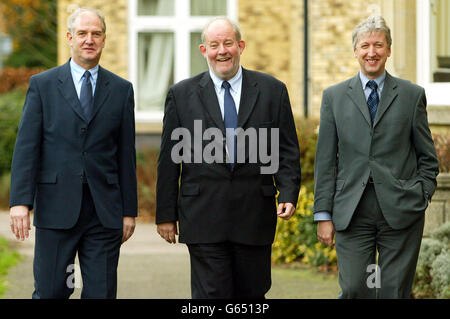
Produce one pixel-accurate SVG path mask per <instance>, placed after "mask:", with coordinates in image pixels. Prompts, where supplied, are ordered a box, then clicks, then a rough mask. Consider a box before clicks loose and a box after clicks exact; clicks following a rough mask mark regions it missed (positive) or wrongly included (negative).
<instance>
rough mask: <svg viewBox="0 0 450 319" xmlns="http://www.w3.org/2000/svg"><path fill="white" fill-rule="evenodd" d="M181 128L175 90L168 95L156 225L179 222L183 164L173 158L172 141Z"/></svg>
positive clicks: (157, 194)
mask: <svg viewBox="0 0 450 319" xmlns="http://www.w3.org/2000/svg"><path fill="white" fill-rule="evenodd" d="M178 127H180V122H179V119H178V115H177V111H176V101H175V97H174V94H173V90H172V89H170V90H169V92H168V93H167V97H166V102H165V107H164V120H163V131H162V136H161V149H160V152H159V157H158V177H157V182H156V218H155V222H156V224H160V223H164V222H173V221H177V220H178V192H179V177H180V166H181V164H177V163H174V161H173V160H172V158H171V152H172V148H173V146H174V145H175V143H176V141H174V140H172V139H171V136H172V132H173V130H174V129H176V128H178Z"/></svg>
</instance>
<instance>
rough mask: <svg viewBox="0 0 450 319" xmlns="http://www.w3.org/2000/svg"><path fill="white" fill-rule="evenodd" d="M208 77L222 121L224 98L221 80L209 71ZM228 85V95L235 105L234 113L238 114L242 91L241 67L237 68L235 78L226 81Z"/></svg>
mask: <svg viewBox="0 0 450 319" xmlns="http://www.w3.org/2000/svg"><path fill="white" fill-rule="evenodd" d="M209 75H210V76H211V79H212V81H213V83H214V88H215V89H216V95H217V100H218V101H219V106H220V112H221V113H222V119H223V116H224V101H223V99H224V96H225V89H224V88H223V87H222V83H223V80H222V79H221V78H219V77H218V76H217V75H215V74H214V72H213V71H212V70H211V69H210V70H209ZM227 82H228V83H230V85H231V88H230V93H231V96H232V97H233V100H234V104H235V105H236V113H237V114H239V103H240V102H241V90H242V67H241V66H239V70H238V72H237V73H236V75H235V76H233V77H232V78H231V79H229V80H228V81H227Z"/></svg>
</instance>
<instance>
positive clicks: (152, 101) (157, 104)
mask: <svg viewBox="0 0 450 319" xmlns="http://www.w3.org/2000/svg"><path fill="white" fill-rule="evenodd" d="M138 52H139V53H138V58H139V61H138V68H139V69H138V95H139V97H138V106H139V109H140V110H149V109H153V110H155V109H159V110H162V109H163V106H164V100H165V97H166V93H167V90H168V89H169V86H170V85H172V84H173V64H174V62H173V61H174V40H173V33H160V32H152V33H139V40H138Z"/></svg>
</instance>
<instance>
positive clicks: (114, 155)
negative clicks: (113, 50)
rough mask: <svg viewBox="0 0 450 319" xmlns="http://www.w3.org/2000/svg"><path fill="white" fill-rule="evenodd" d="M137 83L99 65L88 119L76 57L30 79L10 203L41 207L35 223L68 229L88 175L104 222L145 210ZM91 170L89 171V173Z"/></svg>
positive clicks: (116, 223) (118, 223)
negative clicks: (140, 204)
mask: <svg viewBox="0 0 450 319" xmlns="http://www.w3.org/2000/svg"><path fill="white" fill-rule="evenodd" d="M133 95H134V94H133V87H132V84H131V83H130V82H128V81H126V80H124V79H122V78H120V77H118V76H117V75H114V74H113V73H111V72H109V71H107V70H105V69H103V68H102V67H99V71H98V79H97V84H96V89H95V94H94V105H93V112H92V117H91V118H90V119H85V118H84V116H83V112H82V109H81V104H80V102H79V99H78V96H77V93H76V90H75V86H74V84H73V80H72V76H71V72H70V66H69V62H67V63H66V64H64V65H62V66H59V67H56V68H53V69H50V70H48V71H46V72H43V73H41V74H38V75H35V76H33V77H32V78H31V79H30V86H29V89H28V92H27V96H26V100H25V104H24V108H23V114H22V119H21V122H20V125H19V131H18V135H17V140H16V146H15V149H14V156H13V161H12V169H11V195H10V206H16V205H28V206H29V207H30V208H34V210H35V213H34V225H35V226H36V227H42V228H52V229H68V228H71V227H73V226H74V225H75V223H76V222H77V220H78V216H79V213H80V208H81V201H82V193H83V186H82V184H83V179H84V178H85V179H86V180H87V183H88V184H89V188H90V190H91V193H92V198H93V200H94V204H95V209H96V212H97V215H98V218H99V220H100V222H101V223H102V225H103V226H105V227H107V228H115V229H119V228H121V227H122V225H123V216H137V185H136V184H137V182H136V151H135V128H134V125H135V122H134V97H133ZM84 176H85V177H84Z"/></svg>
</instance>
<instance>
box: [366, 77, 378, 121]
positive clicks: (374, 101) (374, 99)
mask: <svg viewBox="0 0 450 319" xmlns="http://www.w3.org/2000/svg"><path fill="white" fill-rule="evenodd" d="M366 86H367V87H369V88H370V89H372V92H370V95H369V98H368V99H367V105H368V106H369V112H370V118H371V119H372V125H373V121H374V119H375V114H377V108H378V102H379V101H380V99H379V97H378V93H377V89H378V84H377V82H375V81H374V80H370V81H369V82H367V84H366Z"/></svg>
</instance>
